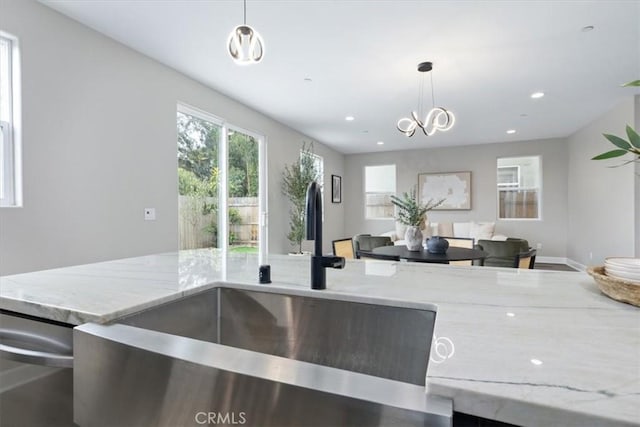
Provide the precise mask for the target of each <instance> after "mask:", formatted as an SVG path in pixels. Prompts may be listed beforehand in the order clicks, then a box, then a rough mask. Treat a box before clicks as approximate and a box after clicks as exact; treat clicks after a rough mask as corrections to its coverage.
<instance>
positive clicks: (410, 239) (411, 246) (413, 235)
mask: <svg viewBox="0 0 640 427" xmlns="http://www.w3.org/2000/svg"><path fill="white" fill-rule="evenodd" d="M404 240H405V242H406V244H407V250H409V251H421V250H422V231H420V229H419V228H418V227H416V226H409V227H407V231H405V232H404Z"/></svg>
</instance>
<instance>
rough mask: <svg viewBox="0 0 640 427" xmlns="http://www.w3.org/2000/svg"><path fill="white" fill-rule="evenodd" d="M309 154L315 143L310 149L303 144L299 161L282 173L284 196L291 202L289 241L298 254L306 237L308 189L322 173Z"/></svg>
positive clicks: (286, 167) (288, 166) (285, 168)
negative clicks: (295, 247)
mask: <svg viewBox="0 0 640 427" xmlns="http://www.w3.org/2000/svg"><path fill="white" fill-rule="evenodd" d="M307 153H313V143H311V144H310V145H309V147H307V145H306V144H304V143H303V144H302V150H301V155H300V159H299V161H297V162H294V163H292V164H290V165H286V166H285V167H284V171H283V172H282V187H281V190H282V194H284V195H286V196H287V197H288V198H289V201H290V202H291V208H290V209H289V227H290V229H289V234H287V239H288V240H289V242H291V244H292V245H295V246H297V249H298V252H297V253H302V241H303V240H304V237H305V229H304V225H305V207H306V206H305V202H306V200H305V199H306V196H307V187H308V186H309V184H310V183H311V182H312V181H318V180H319V179H320V172H319V171H318V170H317V168H316V165H315V161H314V158H313V156H309V155H306V154H307Z"/></svg>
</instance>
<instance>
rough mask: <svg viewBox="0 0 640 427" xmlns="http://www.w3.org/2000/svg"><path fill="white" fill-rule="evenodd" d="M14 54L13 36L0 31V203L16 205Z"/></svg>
mask: <svg viewBox="0 0 640 427" xmlns="http://www.w3.org/2000/svg"><path fill="white" fill-rule="evenodd" d="M17 64H18V55H17V42H16V40H15V39H14V38H12V37H9V36H8V35H6V34H5V33H2V32H0V206H20V205H21V200H20V179H19V177H20V173H19V172H20V171H19V165H20V162H19V159H20V151H19V144H18V140H19V138H18V127H17V126H16V118H18V117H19V114H18V113H19V111H18V110H19V109H18V103H17V100H18V91H17V82H18V68H17Z"/></svg>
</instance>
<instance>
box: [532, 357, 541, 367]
mask: <svg viewBox="0 0 640 427" xmlns="http://www.w3.org/2000/svg"><path fill="white" fill-rule="evenodd" d="M531 363H533V364H534V365H536V366H540V365H542V360H540V359H531Z"/></svg>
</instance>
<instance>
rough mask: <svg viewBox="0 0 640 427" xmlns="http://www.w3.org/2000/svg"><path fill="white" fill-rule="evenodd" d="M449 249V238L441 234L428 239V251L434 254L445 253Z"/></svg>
mask: <svg viewBox="0 0 640 427" xmlns="http://www.w3.org/2000/svg"><path fill="white" fill-rule="evenodd" d="M447 249H449V242H448V241H447V239H445V238H443V237H440V236H433V237H431V238H429V239H427V251H429V252H430V253H432V254H444V253H446V252H447Z"/></svg>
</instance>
